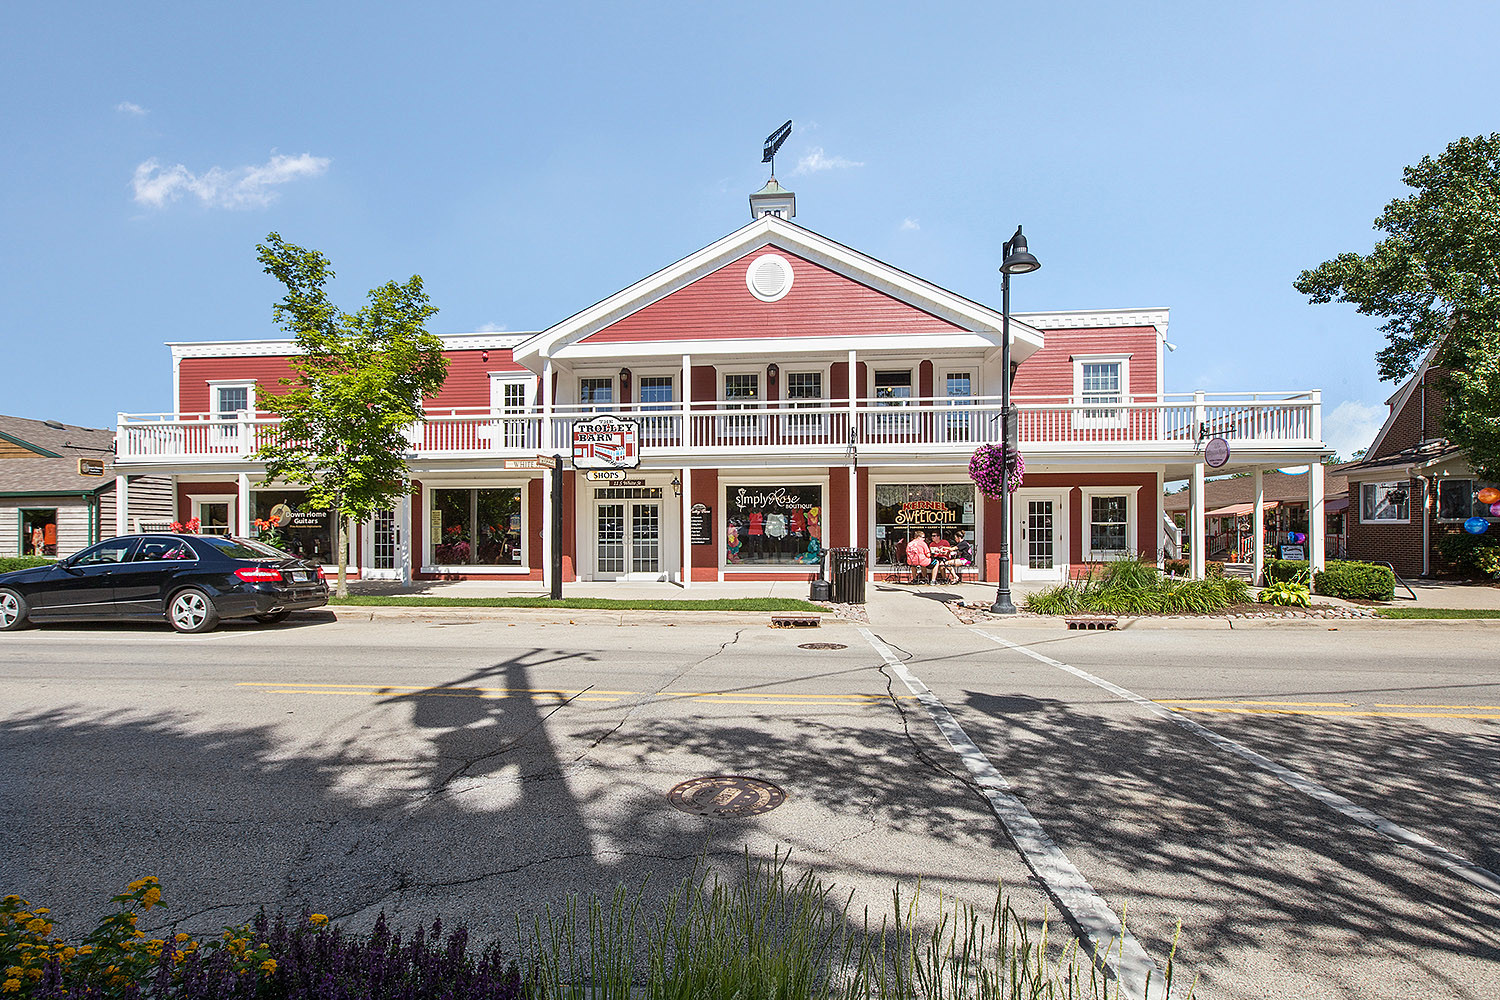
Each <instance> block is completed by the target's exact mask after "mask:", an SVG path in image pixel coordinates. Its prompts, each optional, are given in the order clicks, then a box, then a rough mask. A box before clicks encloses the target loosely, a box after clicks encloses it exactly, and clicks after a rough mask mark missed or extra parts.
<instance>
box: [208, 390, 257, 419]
mask: <svg viewBox="0 0 1500 1000" xmlns="http://www.w3.org/2000/svg"><path fill="white" fill-rule="evenodd" d="M217 395H218V397H219V405H218V406H217V407H215V410H216V412H217V413H218V416H219V419H220V420H233V419H234V418H235V415H236V414H238V413H239V412H240V411H241V410H248V409H250V387H249V386H248V385H221V386H219V388H218V393H217Z"/></svg>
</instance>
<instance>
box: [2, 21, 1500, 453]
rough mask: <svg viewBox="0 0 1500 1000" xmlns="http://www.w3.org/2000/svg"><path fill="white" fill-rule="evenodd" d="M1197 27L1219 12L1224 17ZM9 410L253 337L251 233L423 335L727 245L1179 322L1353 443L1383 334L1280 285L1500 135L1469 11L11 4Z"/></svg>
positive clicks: (110, 401)
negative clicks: (783, 235)
mask: <svg viewBox="0 0 1500 1000" xmlns="http://www.w3.org/2000/svg"><path fill="white" fill-rule="evenodd" d="M1220 7H1222V8H1223V9H1218V10H1216V9H1215V8H1220ZM5 21H6V24H5V30H4V32H3V34H0V109H3V119H4V122H5V131H6V142H5V151H4V153H3V154H0V192H3V195H0V197H3V201H0V229H3V232H4V236H5V239H4V242H3V250H0V253H3V258H0V301H3V305H0V342H3V344H4V346H5V348H6V354H7V363H5V364H3V365H0V412H4V413H11V414H20V415H25V416H31V417H38V418H56V419H60V420H64V421H68V422H77V423H85V424H94V425H105V426H107V425H110V424H112V423H113V421H114V416H115V413H116V411H121V410H123V411H126V412H158V411H162V410H169V409H170V408H171V366H170V362H169V356H168V353H167V350H166V348H164V347H163V346H162V344H163V342H165V341H169V340H206V339H220V338H225V339H239V338H253V337H265V336H274V335H276V330H275V329H274V327H273V326H272V325H271V304H272V302H273V301H274V300H275V299H276V298H277V297H278V286H277V285H276V284H275V283H274V282H273V281H272V280H271V279H270V278H269V277H267V276H265V275H263V274H261V273H260V269H259V267H258V265H257V263H256V260H255V245H256V243H257V242H258V241H259V240H261V239H262V238H264V236H265V234H266V233H268V232H270V231H272V230H275V231H278V232H280V233H281V234H282V235H283V236H284V237H285V238H286V239H287V240H289V241H291V242H294V243H299V244H302V245H304V246H310V247H316V248H318V249H321V250H323V251H324V252H325V253H327V254H328V255H329V256H330V257H331V258H332V260H333V262H334V265H335V268H336V269H337V271H338V274H339V278H338V281H337V283H336V284H335V286H334V294H335V297H336V299H337V300H338V301H339V303H340V304H341V305H343V306H344V307H345V308H351V309H352V308H354V307H355V306H357V305H358V304H359V302H360V300H361V298H362V296H363V294H364V292H365V290H366V289H368V288H370V287H371V286H373V285H376V284H379V283H380V282H382V281H385V280H387V279H389V278H402V279H404V278H405V277H406V276H408V275H410V274H413V273H419V274H421V275H422V276H423V278H424V280H425V281H426V283H427V288H428V291H429V294H430V295H431V296H432V299H433V302H434V303H435V304H436V305H438V306H439V307H440V308H441V310H442V311H441V312H440V313H439V314H438V315H437V317H435V319H434V322H433V324H432V328H433V329H434V330H436V331H438V332H458V331H467V330H476V329H486V328H488V329H505V330H515V331H530V330H537V329H541V328H543V327H546V326H548V325H550V324H552V323H554V322H556V321H557V320H559V319H562V318H564V317H566V316H568V315H570V314H572V313H573V312H575V311H577V310H578V309H580V308H582V307H583V306H586V305H588V304H590V303H592V302H594V301H596V300H598V299H600V298H602V297H603V296H605V295H607V294H609V293H611V292H613V291H616V290H618V289H619V288H621V287H624V286H625V285H627V284H629V283H631V282H632V281H634V280H636V279H638V278H640V277H642V276H644V275H646V274H649V273H651V272H652V271H654V270H656V269H657V268H659V267H662V266H664V265H666V264H668V263H670V262H672V261H674V260H676V259H678V258H679V257H681V256H683V255H685V254H687V253H690V252H692V251H693V250H695V249H697V248H699V247H701V246H704V245H706V244H708V243H710V242H712V241H713V240H715V239H717V238H718V237H719V236H722V235H724V234H725V233H727V232H730V231H732V230H734V229H736V228H738V227H739V226H740V225H741V224H742V223H743V222H745V221H748V208H747V204H746V200H745V199H746V196H747V195H748V194H749V193H750V192H751V191H753V190H755V189H756V188H758V187H759V186H760V185H761V184H762V183H763V182H764V180H765V176H766V171H765V168H764V167H762V165H761V164H760V162H759V161H760V143H761V140H762V138H763V137H764V136H765V135H766V134H767V133H768V132H770V131H771V130H772V129H774V128H775V127H776V126H777V125H779V124H780V123H781V122H782V121H784V120H786V119H787V118H791V119H793V120H794V121H795V122H796V126H795V133H794V134H793V136H792V138H791V140H790V141H789V142H788V143H787V144H786V147H785V148H784V150H783V152H782V155H781V156H780V158H779V159H778V162H777V168H778V169H777V173H778V175H779V177H780V179H781V180H782V181H783V182H784V183H785V184H786V185H787V186H789V187H791V188H793V189H794V190H795V191H796V192H797V195H798V218H797V221H798V222H799V223H801V224H803V225H805V226H807V227H808V228H810V229H814V230H816V231H818V232H820V233H823V234H825V235H827V236H829V237H832V238H834V239H836V240H838V241H840V242H842V243H845V244H848V245H850V246H853V247H856V248H858V249H861V250H863V251H865V252H867V253H869V254H872V255H873V256H875V257H878V258H881V259H883V260H886V261H889V262H891V263H893V264H895V265H897V266H899V267H902V268H904V269H906V270H908V271H912V272H915V273H917V274H919V275H921V276H923V277H925V278H927V279H929V280H931V281H934V282H936V283H937V284H940V285H943V286H945V287H948V288H951V289H953V290H954V291H957V292H959V293H961V294H964V295H967V296H970V297H972V298H975V299H978V300H980V301H983V302H987V303H990V304H993V305H995V306H998V305H999V298H1000V295H999V283H998V276H997V273H996V268H997V267H998V265H999V261H1000V245H1001V243H1002V242H1003V241H1004V240H1005V238H1006V237H1008V236H1009V235H1010V233H1011V232H1012V230H1013V229H1014V228H1015V225H1016V223H1018V222H1021V223H1024V224H1025V226H1026V232H1027V235H1028V237H1029V239H1030V242H1031V249H1032V250H1033V252H1034V253H1036V255H1037V256H1038V257H1039V258H1040V259H1041V260H1042V262H1043V265H1044V266H1043V268H1042V270H1041V271H1039V272H1037V273H1035V274H1033V275H1028V276H1026V277H1024V278H1019V279H1017V280H1016V282H1015V283H1014V285H1013V289H1012V297H1013V302H1012V305H1013V308H1015V309H1017V310H1022V311H1024V310H1037V309H1086V308H1110V307H1122V306H1170V307H1171V309H1172V328H1171V333H1170V339H1171V340H1172V341H1173V342H1174V343H1176V344H1177V345H1178V346H1179V350H1178V351H1177V352H1176V353H1174V354H1171V355H1169V356H1168V369H1167V388H1168V389H1169V390H1170V391H1174V392H1176V391H1191V390H1193V389H1198V388H1201V389H1205V390H1209V391H1252V390H1278V389H1303V388H1321V389H1322V390H1323V392H1324V397H1323V398H1324V400H1325V402H1326V408H1325V423H1324V426H1325V431H1326V437H1327V438H1328V441H1329V443H1330V444H1331V445H1333V446H1334V447H1336V448H1338V449H1339V450H1340V451H1342V452H1344V453H1345V454H1347V453H1348V452H1350V451H1352V450H1353V449H1355V448H1358V447H1362V446H1363V445H1365V444H1367V443H1368V442H1369V439H1370V437H1371V436H1372V435H1373V433H1374V430H1375V429H1376V428H1377V427H1378V425H1379V420H1380V418H1381V415H1382V414H1383V411H1384V405H1383V401H1384V399H1385V398H1386V397H1387V396H1388V395H1389V394H1390V392H1391V391H1392V389H1393V387H1392V386H1391V385H1390V384H1388V383H1381V382H1379V381H1378V380H1377V378H1376V375H1375V364H1374V354H1375V352H1376V350H1378V349H1379V347H1380V346H1381V344H1382V342H1383V341H1382V338H1381V335H1380V333H1379V331H1378V330H1377V329H1376V323H1375V322H1373V321H1371V320H1369V319H1365V318H1362V317H1359V316H1358V315H1356V314H1355V313H1354V311H1353V310H1352V309H1350V308H1348V307H1344V306H1310V305H1308V304H1306V302H1305V300H1304V299H1303V298H1302V297H1301V296H1299V295H1298V294H1297V293H1296V292H1295V291H1293V289H1292V287H1291V281H1292V279H1293V278H1294V277H1295V276H1296V274H1297V272H1298V271H1299V270H1301V269H1303V268H1306V267H1310V266H1313V265H1316V264H1317V263H1319V262H1321V261H1322V260H1324V259H1326V258H1328V257H1331V256H1333V255H1334V254H1336V253H1339V252H1341V251H1345V250H1360V251H1362V250H1365V249H1367V248H1368V247H1369V246H1370V245H1371V244H1372V243H1373V242H1374V240H1375V238H1376V234H1375V233H1374V232H1373V231H1372V230H1371V228H1370V223H1371V221H1372V220H1373V219H1374V218H1375V216H1376V215H1378V214H1379V212H1380V210H1381V208H1382V206H1383V205H1384V204H1385V203H1386V202H1387V201H1389V200H1391V199H1392V198H1394V197H1397V196H1398V195H1400V194H1402V193H1404V189H1403V188H1401V186H1400V177H1401V168H1402V167H1403V166H1405V165H1406V164H1409V163H1413V162H1415V161H1416V160H1417V159H1419V158H1420V157H1421V156H1422V155H1424V154H1436V153H1438V152H1440V151H1441V150H1442V149H1443V147H1444V146H1445V145H1447V143H1449V142H1450V141H1452V140H1453V139H1454V138H1456V137H1458V136H1460V135H1474V134H1478V133H1482V132H1491V131H1495V130H1497V128H1500V122H1497V119H1496V116H1495V108H1496V102H1495V97H1496V92H1497V89H1496V85H1495V82H1494V79H1493V68H1494V60H1493V41H1494V39H1495V38H1496V37H1500V30H1497V29H1500V6H1497V5H1494V4H1491V3H1471V4H1460V3H1433V4H1424V5H1412V4H1410V3H1379V2H1350V3H1264V4H1260V5H1255V6H1253V7H1252V6H1250V5H1217V4H1203V3H1201V2H1200V3H1137V4H1115V3H1093V4H1090V3H1073V4H1024V5H1023V4H1004V5H1002V4H996V3H989V4H973V5H970V4H952V5H932V6H929V7H927V8H926V9H919V8H918V6H917V5H911V4H902V5H895V4H877V3H865V4H854V3H849V4H823V3H805V4H795V3H787V4H733V5H730V4H703V3H693V4H651V3H637V4H602V3H601V4H567V3H552V4H536V5H529V6H525V7H522V6H519V5H502V4H478V3H475V4H443V3H434V4H427V5H422V6H420V7H418V6H415V5H400V6H397V5H381V4H372V3H361V4H355V3H308V4H280V3H260V4H255V5H241V4H234V5H230V4H177V5H173V4H153V3H149V2H147V3H136V4H128V5H122V4H104V3H95V4H68V3H60V4H24V5H23V4H14V5H10V6H8V7H7V11H6V18H5Z"/></svg>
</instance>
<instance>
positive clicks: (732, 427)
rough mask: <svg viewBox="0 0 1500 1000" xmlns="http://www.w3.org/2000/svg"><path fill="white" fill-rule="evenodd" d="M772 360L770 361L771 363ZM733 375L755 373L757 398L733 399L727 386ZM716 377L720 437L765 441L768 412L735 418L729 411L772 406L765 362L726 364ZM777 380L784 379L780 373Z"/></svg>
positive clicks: (761, 408)
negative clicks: (740, 408)
mask: <svg viewBox="0 0 1500 1000" xmlns="http://www.w3.org/2000/svg"><path fill="white" fill-rule="evenodd" d="M767 363H768V364H769V363H772V362H770V361H768V362H767ZM777 367H778V368H779V367H780V366H779V365H778V366H777ZM730 375H755V376H757V379H756V382H755V398H754V399H747V400H737V401H730V399H729V398H728V397H729V393H728V390H727V388H726V385H727V380H728V376H730ZM715 377H716V378H717V379H718V388H719V399H718V402H717V403H716V404H715V405H716V406H717V407H718V409H719V415H718V421H719V430H718V433H719V436H720V437H721V438H723V439H726V440H732V439H734V438H745V439H748V440H749V441H751V442H755V443H758V442H761V441H763V440H764V439H765V437H766V416H765V414H764V413H750V414H746V415H745V416H742V417H733V416H730V415H729V414H731V413H733V412H734V410H733V409H731V407H747V408H749V409H752V410H763V409H765V408H766V407H768V406H770V405H771V401H770V400H768V399H767V398H766V395H767V393H766V366H765V365H726V366H724V367H720V368H719V369H718V371H717V372H716V375H715ZM776 381H777V383H778V384H779V383H780V382H781V378H780V376H779V373H778V377H777V379H776Z"/></svg>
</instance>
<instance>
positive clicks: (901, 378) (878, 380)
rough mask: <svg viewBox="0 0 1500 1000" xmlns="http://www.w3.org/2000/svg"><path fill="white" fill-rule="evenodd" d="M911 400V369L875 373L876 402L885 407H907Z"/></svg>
mask: <svg viewBox="0 0 1500 1000" xmlns="http://www.w3.org/2000/svg"><path fill="white" fill-rule="evenodd" d="M910 398H911V369H909V368H908V369H904V370H902V371H894V372H876V373H875V400H876V403H877V404H878V405H883V406H905V405H906V403H905V401H906V400H908V399H910Z"/></svg>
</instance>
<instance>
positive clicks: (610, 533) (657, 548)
mask: <svg viewBox="0 0 1500 1000" xmlns="http://www.w3.org/2000/svg"><path fill="white" fill-rule="evenodd" d="M597 494H606V495H608V494H623V495H621V496H618V497H615V496H609V498H608V499H598V500H597V501H596V502H595V504H594V537H595V543H594V579H596V580H665V579H666V578H667V577H666V574H665V572H664V571H663V569H662V537H661V536H662V507H661V505H662V501H661V499H660V496H661V490H660V489H657V488H651V489H629V488H627V489H616V490H606V489H600V490H598V491H597ZM597 494H596V495H597ZM630 494H647V495H646V496H632V495H630ZM652 494H654V495H652Z"/></svg>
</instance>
